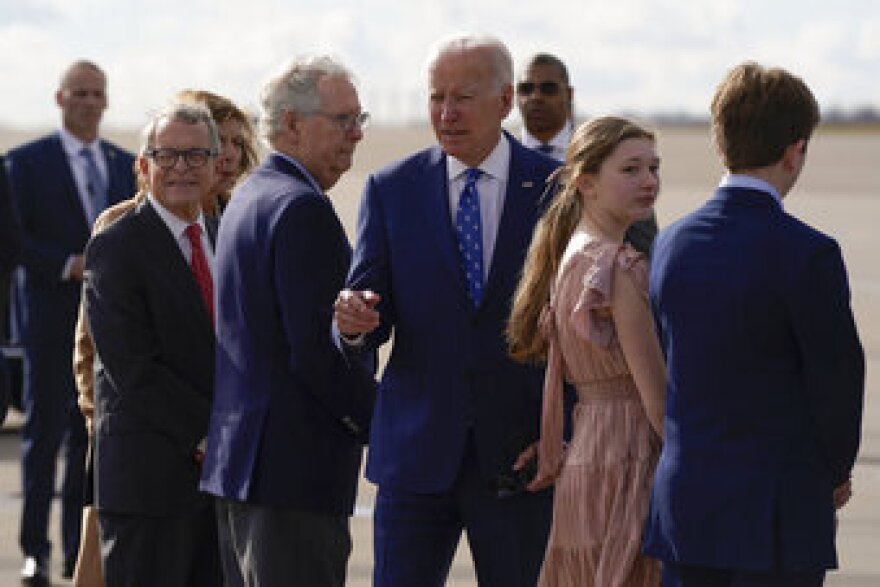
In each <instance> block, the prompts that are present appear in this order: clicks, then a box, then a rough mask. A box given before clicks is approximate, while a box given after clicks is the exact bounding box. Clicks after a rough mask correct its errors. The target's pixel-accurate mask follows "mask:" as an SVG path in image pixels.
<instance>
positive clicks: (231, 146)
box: [175, 90, 257, 219]
mask: <svg viewBox="0 0 880 587" xmlns="http://www.w3.org/2000/svg"><path fill="white" fill-rule="evenodd" d="M175 100H177V101H179V102H190V103H195V104H201V105H203V106H205V107H206V108H207V109H208V110H210V111H211V118H213V119H214V122H216V123H217V130H218V131H219V133H220V153H219V155H218V156H217V166H216V169H215V172H214V173H215V179H216V181H215V183H214V189H213V190H212V191H213V192H214V193H213V197H212V200H210V201H206V202H202V210H203V211H204V212H205V214H208V215H210V216H213V217H214V218H218V219H219V218H220V215H221V214H222V213H223V209H224V208H226V204H227V203H228V202H229V198H231V197H232V188H233V187H235V184H236V183H237V182H238V180H239V179H241V177H242V176H243V175H245V174H246V173H248V172H249V171H250V170H251V169H253V168H254V166H255V165H256V164H257V150H256V143H255V141H254V130H253V127H252V126H251V123H250V120H249V119H248V116H247V114H245V113H244V112H243V111H241V110H240V109H239V108H238V107H237V106H236V105H235V104H233V103H232V102H231V101H230V100H228V99H226V98H224V97H223V96H218V95H217V94H214V93H211V92H207V91H205V90H181V91H180V92H178V93H177V95H176V96H175Z"/></svg>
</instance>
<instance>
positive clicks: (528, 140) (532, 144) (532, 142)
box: [522, 120, 574, 151]
mask: <svg viewBox="0 0 880 587" xmlns="http://www.w3.org/2000/svg"><path fill="white" fill-rule="evenodd" d="M573 132H574V127H573V125H572V122H571V120H568V121H566V123H565V125H563V127H562V128H561V129H560V130H559V132H558V133H556V136H555V137H553V138H552V139H550V140H549V141H548V142H547V143H546V144H548V145H553V146H554V147H557V148H559V149H562V150H563V151H565V150H566V149H567V148H568V143H569V141H571V135H572V133H573ZM522 143H523V145H525V146H526V147H528V148H530V149H537V148H538V147H540V146H541V145H543V144H545V143H542V142H541V141H539V140H538V139H536V138H535V137H533V136H532V135H531V134H530V133H529V131H528V130H526V127H525V126H523V129H522Z"/></svg>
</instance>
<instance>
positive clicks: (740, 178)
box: [718, 173, 782, 206]
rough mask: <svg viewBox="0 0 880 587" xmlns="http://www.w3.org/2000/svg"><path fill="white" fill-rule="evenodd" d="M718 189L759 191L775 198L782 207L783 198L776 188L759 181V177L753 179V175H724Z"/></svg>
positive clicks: (761, 180)
mask: <svg viewBox="0 0 880 587" xmlns="http://www.w3.org/2000/svg"><path fill="white" fill-rule="evenodd" d="M718 187H722V188H745V189H750V190H757V191H759V192H766V193H768V194H770V195H771V196H773V199H774V200H776V202H777V203H778V204H779V205H780V206H782V198H781V197H780V196H779V192H777V191H776V188H774V187H773V186H772V185H770V184H769V183H767V182H766V181H764V180H763V179H758V178H757V177H753V176H751V175H742V174H739V173H727V174H725V175H724V177H722V178H721V183H720V184H719V186H718Z"/></svg>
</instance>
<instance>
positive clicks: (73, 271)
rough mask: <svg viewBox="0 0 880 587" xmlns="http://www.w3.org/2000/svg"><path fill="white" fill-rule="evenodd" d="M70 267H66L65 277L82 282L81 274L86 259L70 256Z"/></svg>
mask: <svg viewBox="0 0 880 587" xmlns="http://www.w3.org/2000/svg"><path fill="white" fill-rule="evenodd" d="M69 259H70V265H68V271H67V275H68V277H69V279H75V280H77V281H82V280H83V272H84V271H85V268H86V258H85V256H83V255H71V256H70V257H69Z"/></svg>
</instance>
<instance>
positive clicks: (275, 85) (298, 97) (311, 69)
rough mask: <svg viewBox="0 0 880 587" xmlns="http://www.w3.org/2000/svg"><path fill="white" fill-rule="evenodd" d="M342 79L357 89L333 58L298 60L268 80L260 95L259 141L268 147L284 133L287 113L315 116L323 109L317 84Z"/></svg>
mask: <svg viewBox="0 0 880 587" xmlns="http://www.w3.org/2000/svg"><path fill="white" fill-rule="evenodd" d="M324 77H341V78H344V79H345V80H347V81H348V82H350V83H351V84H352V85H354V76H353V75H352V73H351V71H349V70H348V68H346V67H345V66H344V65H343V64H342V63H341V62H340V61H339V60H338V59H337V58H335V57H333V56H331V55H301V56H299V57H295V58H294V59H293V60H291V61H290V62H289V63H288V64H287V65H286V66H284V67H283V68H282V69H281V70H280V71H279V72H278V73H276V74H275V75H274V76H272V77H271V78H269V80H268V81H267V82H266V83H265V84H264V85H263V90H262V91H261V92H260V137H261V138H262V139H263V141H264V142H266V143H271V142H272V140H273V139H274V138H275V137H276V136H277V135H278V133H279V132H281V130H282V129H283V125H284V113H285V112H295V113H297V114H314V113H315V112H317V111H318V110H320V109H321V95H320V94H319V93H318V82H320V81H321V79H322V78H324Z"/></svg>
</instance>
